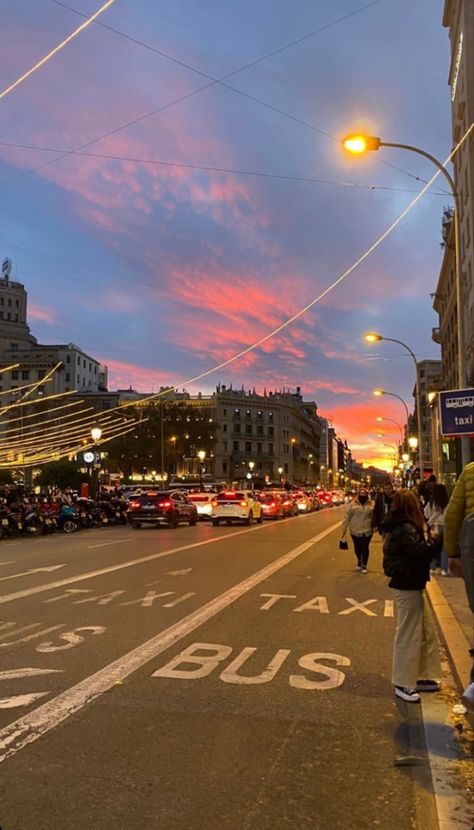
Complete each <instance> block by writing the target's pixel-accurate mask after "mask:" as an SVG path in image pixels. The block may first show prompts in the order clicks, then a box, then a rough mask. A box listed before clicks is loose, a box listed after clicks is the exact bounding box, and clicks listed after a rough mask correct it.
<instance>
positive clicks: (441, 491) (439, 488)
mask: <svg viewBox="0 0 474 830" xmlns="http://www.w3.org/2000/svg"><path fill="white" fill-rule="evenodd" d="M448 501H449V496H448V491H447V490H446V487H445V486H444V484H437V485H436V487H434V489H433V492H432V494H431V498H430V504H431V506H432V507H436V508H437V510H444V508H445V507H446V506H447V504H448Z"/></svg>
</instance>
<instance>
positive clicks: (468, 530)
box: [444, 462, 474, 709]
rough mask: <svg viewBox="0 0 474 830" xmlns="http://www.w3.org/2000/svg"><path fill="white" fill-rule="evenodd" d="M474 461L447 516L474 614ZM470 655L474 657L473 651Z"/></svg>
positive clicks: (469, 701) (451, 549) (450, 547)
mask: <svg viewBox="0 0 474 830" xmlns="http://www.w3.org/2000/svg"><path fill="white" fill-rule="evenodd" d="M473 527H474V462H471V463H470V464H466V466H465V467H464V470H463V471H462V473H461V475H460V476H459V478H458V480H457V482H456V484H455V486H454V490H453V492H452V494H451V498H450V500H449V503H448V506H447V508H446V510H445V514H444V546H445V548H446V551H447V553H448V568H449V572H450V573H452V574H453V575H454V576H463V577H464V584H465V586H466V594H467V601H468V604H469V607H470V609H471V611H472V612H473V614H474V539H473ZM470 653H471V655H472V656H474V654H473V649H472V648H471V650H470ZM463 699H464V701H465V703H466V705H467V706H468V707H469V708H471V709H473V708H474V664H473V666H472V667H471V676H470V682H469V684H468V685H467V687H466V688H465V689H464V692H463Z"/></svg>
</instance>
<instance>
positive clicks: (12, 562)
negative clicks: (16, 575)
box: [0, 559, 16, 566]
mask: <svg viewBox="0 0 474 830" xmlns="http://www.w3.org/2000/svg"><path fill="white" fill-rule="evenodd" d="M15 562H16V559H10V561H9V562H0V566H1V565H14V564H15Z"/></svg>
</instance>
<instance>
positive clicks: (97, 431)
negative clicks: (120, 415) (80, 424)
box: [91, 424, 102, 499]
mask: <svg viewBox="0 0 474 830" xmlns="http://www.w3.org/2000/svg"><path fill="white" fill-rule="evenodd" d="M91 438H92V442H93V444H94V446H93V448H92V450H93V455H94V460H93V462H92V465H91V490H92V493H91V496H92V498H93V499H95V498H96V497H97V489H98V481H97V478H98V473H97V467H98V465H100V461H99V462H97V461H96V458H97V455H98V453H99V447H98V444H99V441H100V439H101V438H102V430H101V428H100V426H99V425H98V424H96V425H95V426H93V427H92V429H91ZM99 459H100V455H99Z"/></svg>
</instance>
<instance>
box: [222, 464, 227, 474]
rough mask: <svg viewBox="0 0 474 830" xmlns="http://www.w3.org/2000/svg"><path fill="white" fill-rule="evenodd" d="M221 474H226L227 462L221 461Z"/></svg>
mask: <svg viewBox="0 0 474 830" xmlns="http://www.w3.org/2000/svg"><path fill="white" fill-rule="evenodd" d="M222 472H223V473H226V472H227V461H223V462H222Z"/></svg>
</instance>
